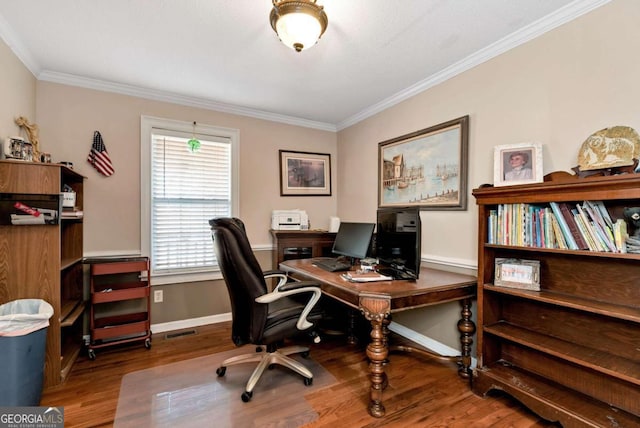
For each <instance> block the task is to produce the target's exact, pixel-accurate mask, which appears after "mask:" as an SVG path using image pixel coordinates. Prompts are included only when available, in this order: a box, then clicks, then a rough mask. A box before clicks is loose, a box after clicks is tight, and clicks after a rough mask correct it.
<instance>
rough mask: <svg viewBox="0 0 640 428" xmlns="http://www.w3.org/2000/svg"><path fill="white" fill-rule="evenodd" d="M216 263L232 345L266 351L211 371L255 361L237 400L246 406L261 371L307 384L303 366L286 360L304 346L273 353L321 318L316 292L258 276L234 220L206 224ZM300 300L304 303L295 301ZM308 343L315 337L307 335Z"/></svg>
mask: <svg viewBox="0 0 640 428" xmlns="http://www.w3.org/2000/svg"><path fill="white" fill-rule="evenodd" d="M209 224H210V225H211V229H212V237H213V244H214V248H215V252H216V257H217V259H218V264H219V266H220V270H221V271H222V275H223V277H224V281H225V283H226V285H227V289H228V291H229V297H230V299H231V313H232V340H233V343H235V344H236V346H242V345H246V344H253V345H257V346H259V347H262V346H264V347H266V352H261V348H258V349H256V352H254V353H251V354H244V355H239V356H236V357H231V358H229V359H227V360H225V361H223V362H222V364H221V365H220V367H219V368H218V369H217V370H216V373H217V374H218V376H224V375H225V373H226V370H227V367H228V366H231V365H234V364H240V363H247V362H255V361H258V366H257V367H256V369H255V370H254V371H253V373H252V375H251V377H250V378H249V381H248V382H247V385H246V388H245V391H244V392H243V393H242V396H241V397H242V401H244V402H248V401H249V400H251V397H252V395H253V388H254V387H255V385H256V384H257V382H258V380H260V376H261V375H262V373H263V372H264V370H265V368H267V367H269V366H271V365H273V364H280V365H282V366H285V367H288V368H290V369H292V370H293V371H295V372H297V373H299V374H300V375H302V376H303V377H304V383H305V385H311V383H312V382H313V374H312V373H311V371H309V369H307V368H306V367H305V366H304V365H302V364H301V363H299V362H298V361H296V360H294V359H293V358H291V357H288V355H291V354H295V353H302V354H303V355H304V356H307V355H308V353H309V348H308V347H306V346H288V347H286V348H281V349H278V345H279V344H281V343H283V342H284V340H285V339H289V338H292V337H294V336H297V335H300V334H301V333H311V332H312V331H313V327H314V325H315V323H316V322H317V321H318V320H319V319H320V318H321V316H322V315H321V313H320V312H319V311H318V310H317V309H316V310H314V306H315V304H316V303H317V302H318V300H319V299H320V295H321V292H320V287H319V286H318V284H316V283H312V282H289V283H288V282H287V279H288V278H287V276H286V275H285V274H284V273H282V272H278V271H266V272H263V271H262V269H261V267H260V265H259V264H258V261H257V260H256V258H255V255H254V254H253V251H252V249H251V246H250V244H249V240H248V239H247V235H246V232H245V228H244V224H243V223H242V221H241V220H240V219H237V218H216V219H213V220H210V221H209ZM268 278H277V279H278V281H279V282H278V284H277V285H276V287H275V288H274V290H273V291H272V292H268V289H267V283H266V279H268ZM301 297H304V300H300V298H301ZM311 337H312V338H313V340H314V341H315V342H316V343H317V342H319V341H320V340H319V337H318V336H317V335H315V334H311Z"/></svg>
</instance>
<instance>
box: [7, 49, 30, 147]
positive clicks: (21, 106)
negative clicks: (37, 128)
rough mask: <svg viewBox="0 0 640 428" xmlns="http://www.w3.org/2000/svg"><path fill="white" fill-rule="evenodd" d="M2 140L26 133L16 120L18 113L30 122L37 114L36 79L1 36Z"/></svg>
mask: <svg viewBox="0 0 640 428" xmlns="http://www.w3.org/2000/svg"><path fill="white" fill-rule="evenodd" d="M0 64H1V65H0V141H2V142H4V139H5V138H6V137H9V136H23V137H26V135H25V134H23V133H22V132H21V130H20V128H19V127H18V126H17V125H16V124H15V122H14V120H15V118H16V117H18V116H24V117H26V118H27V119H29V121H30V122H33V121H35V117H36V79H35V77H33V74H31V72H30V71H29V70H28V69H27V68H26V67H25V66H24V65H23V64H22V62H20V60H19V59H18V58H16V56H15V55H14V54H13V52H11V49H9V47H8V46H7V45H6V44H5V43H4V42H2V41H1V40H0Z"/></svg>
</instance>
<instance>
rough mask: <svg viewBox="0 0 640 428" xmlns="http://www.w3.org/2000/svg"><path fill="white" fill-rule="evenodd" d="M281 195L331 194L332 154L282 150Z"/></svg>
mask: <svg viewBox="0 0 640 428" xmlns="http://www.w3.org/2000/svg"><path fill="white" fill-rule="evenodd" d="M280 196H331V155H330V154H328V153H327V154H325V153H308V152H295V151H288V150H280Z"/></svg>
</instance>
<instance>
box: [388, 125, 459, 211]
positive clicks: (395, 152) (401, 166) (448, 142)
mask: <svg viewBox="0 0 640 428" xmlns="http://www.w3.org/2000/svg"><path fill="white" fill-rule="evenodd" d="M468 143H469V116H463V117H460V118H457V119H453V120H450V121H448V122H444V123H441V124H439V125H435V126H432V127H430V128H426V129H422V130H420V131H415V132H412V133H410V134H407V135H403V136H401V137H397V138H393V139H391V140H387V141H383V142H381V143H379V144H378V205H379V206H380V207H395V206H419V207H420V209H421V210H466V209H467V163H468Z"/></svg>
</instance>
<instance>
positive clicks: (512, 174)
mask: <svg viewBox="0 0 640 428" xmlns="http://www.w3.org/2000/svg"><path fill="white" fill-rule="evenodd" d="M542 180H543V176H542V144H541V143H520V144H505V145H501V146H496V147H494V152H493V185H494V186H511V185H515V184H529V183H541V182H542Z"/></svg>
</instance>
